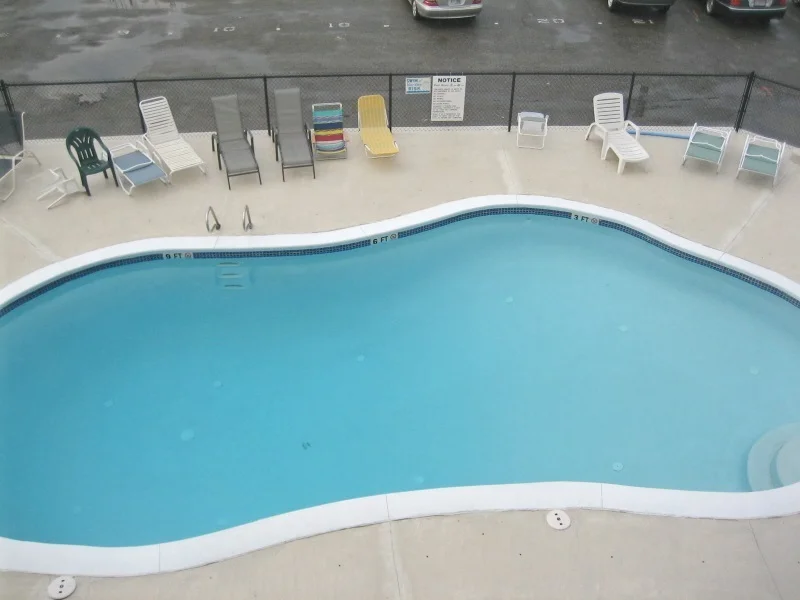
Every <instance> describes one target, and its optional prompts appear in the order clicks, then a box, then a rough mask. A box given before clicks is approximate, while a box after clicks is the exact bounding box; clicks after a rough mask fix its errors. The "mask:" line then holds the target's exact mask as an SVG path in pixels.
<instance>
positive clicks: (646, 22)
mask: <svg viewBox="0 0 800 600" xmlns="http://www.w3.org/2000/svg"><path fill="white" fill-rule="evenodd" d="M633 22H634V23H635V24H636V25H655V24H656V22H655V21H653V19H633Z"/></svg>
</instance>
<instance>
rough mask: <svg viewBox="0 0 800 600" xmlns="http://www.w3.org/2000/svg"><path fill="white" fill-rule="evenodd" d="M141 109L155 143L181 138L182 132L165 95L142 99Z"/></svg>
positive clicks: (149, 134)
mask: <svg viewBox="0 0 800 600" xmlns="http://www.w3.org/2000/svg"><path fill="white" fill-rule="evenodd" d="M139 110H140V111H141V112H142V118H143V119H144V125H145V128H146V129H147V137H148V139H149V140H150V141H151V142H152V143H153V144H154V145H156V146H158V145H159V144H164V143H166V142H172V141H174V140H177V139H180V137H181V134H180V132H179V131H178V126H177V125H176V124H175V119H174V118H173V116H172V111H171V110H170V108H169V102H167V99H166V98H165V97H164V96H156V97H155V98H147V99H146V100H142V101H141V102H139Z"/></svg>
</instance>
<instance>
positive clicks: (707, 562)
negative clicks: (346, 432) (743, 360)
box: [0, 510, 800, 600]
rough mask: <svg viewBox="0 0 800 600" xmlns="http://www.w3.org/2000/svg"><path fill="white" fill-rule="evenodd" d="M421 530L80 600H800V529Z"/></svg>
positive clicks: (396, 526) (18, 580) (606, 526)
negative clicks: (185, 599) (256, 599)
mask: <svg viewBox="0 0 800 600" xmlns="http://www.w3.org/2000/svg"><path fill="white" fill-rule="evenodd" d="M569 514H570V516H571V518H572V525H571V527H570V528H569V529H567V530H564V531H556V530H553V529H550V528H549V527H548V526H547V525H546V523H545V513H543V512H505V513H473V514H468V515H454V516H448V517H431V518H423V519H409V520H405V521H396V522H392V523H383V524H380V525H371V526H368V527H359V528H356V529H348V530H344V531H339V532H335V533H329V534H326V535H322V536H318V537H314V538H308V539H304V540H298V541H295V542H290V543H287V544H283V545H281V546H276V547H273V548H267V549H265V550H260V551H258V552H253V553H251V554H247V555H244V556H241V557H238V558H233V559H230V560H227V561H223V562H219V563H216V564H213V565H208V566H205V567H201V568H198V569H190V570H186V571H179V572H176V573H165V574H160V575H147V576H142V577H133V578H94V577H80V578H78V588H77V591H76V592H75V594H74V595H73V596H72V598H75V599H76V600H78V599H80V600H101V599H105V598H113V599H114V600H134V599H147V600H166V599H168V598H169V599H172V598H187V599H188V598H191V599H192V600H205V599H208V600H212V599H213V600H222V599H230V600H242V599H244V598H283V599H287V600H290V599H295V598H296V599H298V600H300V599H308V598H314V599H316V600H340V599H364V600H367V599H370V600H376V599H381V600H441V599H443V598H453V599H459V600H483V599H485V600H491V599H519V600H522V599H539V598H558V599H563V600H590V599H597V600H599V599H609V600H611V599H615V600H616V599H631V600H633V599H637V600H640V599H641V598H665V599H667V598H669V599H678V598H680V599H682V600H694V599H697V600H717V599H719V600H792V599H794V598H797V597H798V592H797V590H798V589H800V542H798V540H800V516H795V517H785V518H782V519H765V520H754V521H713V520H698V519H676V518H669V517H643V516H640V515H631V514H623V513H616V512H599V511H585V510H584V511H581V510H576V511H570V513H569ZM49 581H50V577H48V576H43V575H30V574H23V573H0V598H2V599H3V600H6V599H7V600H27V599H30V600H34V599H35V600H38V599H41V598H46V597H47V594H46V588H47V584H48V582H49Z"/></svg>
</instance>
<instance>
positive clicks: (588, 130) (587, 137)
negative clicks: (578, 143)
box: [583, 124, 594, 140]
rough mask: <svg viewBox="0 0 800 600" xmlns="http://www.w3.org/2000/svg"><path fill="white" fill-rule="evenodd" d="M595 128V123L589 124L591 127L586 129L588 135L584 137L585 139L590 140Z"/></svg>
mask: <svg viewBox="0 0 800 600" xmlns="http://www.w3.org/2000/svg"><path fill="white" fill-rule="evenodd" d="M593 129H594V124H592V125H589V129H587V130H586V137H585V138H583V139H584V140H588V139H589V136H590V135H592V130H593Z"/></svg>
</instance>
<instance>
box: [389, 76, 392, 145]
mask: <svg viewBox="0 0 800 600" xmlns="http://www.w3.org/2000/svg"><path fill="white" fill-rule="evenodd" d="M392 95H393V94H392V74H391V73H389V131H391V130H392Z"/></svg>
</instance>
